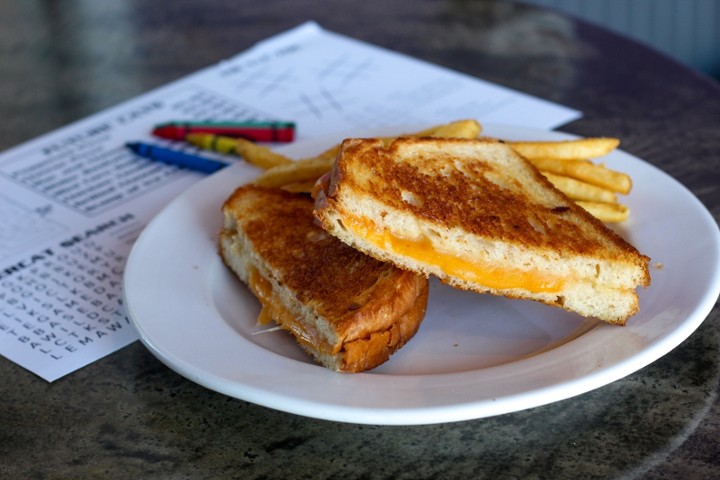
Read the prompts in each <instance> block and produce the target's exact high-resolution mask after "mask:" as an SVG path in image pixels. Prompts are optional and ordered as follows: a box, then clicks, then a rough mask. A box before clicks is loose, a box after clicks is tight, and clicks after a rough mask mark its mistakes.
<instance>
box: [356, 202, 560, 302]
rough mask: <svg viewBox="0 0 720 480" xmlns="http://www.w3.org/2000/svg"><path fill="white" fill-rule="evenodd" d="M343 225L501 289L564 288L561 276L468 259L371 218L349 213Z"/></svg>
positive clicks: (380, 243) (538, 290)
mask: <svg viewBox="0 0 720 480" xmlns="http://www.w3.org/2000/svg"><path fill="white" fill-rule="evenodd" d="M343 224H344V225H345V226H346V227H347V228H348V229H350V230H351V231H352V232H353V233H354V234H355V235H357V236H359V237H361V238H364V239H365V240H366V241H368V242H370V243H371V244H372V245H374V246H376V247H378V248H381V249H383V250H388V251H392V252H394V253H395V254H397V255H400V256H403V257H406V258H409V259H412V260H415V261H418V262H421V263H430V264H433V265H437V267H438V268H439V269H440V270H442V272H443V273H444V274H445V275H448V276H451V277H455V278H459V279H462V280H464V281H467V282H472V283H476V284H479V285H483V286H485V287H488V288H493V289H497V290H506V289H513V288H521V289H524V290H528V291H531V292H534V293H553V292H557V291H559V290H560V289H561V288H562V287H563V281H562V279H560V278H558V277H557V276H554V275H551V274H547V273H541V272H538V271H527V270H521V269H518V268H501V267H498V266H497V265H494V264H491V263H490V262H487V261H483V260H480V259H476V258H473V259H466V258H461V257H458V256H455V255H451V254H446V253H442V252H439V251H437V249H435V248H434V247H433V245H432V242H431V241H430V239H428V238H426V237H421V238H418V239H407V238H401V237H398V236H396V235H393V234H392V233H390V232H388V231H385V230H380V229H378V228H377V227H376V226H375V223H374V222H372V221H371V220H367V219H363V218H360V217H355V216H350V215H347V216H346V217H344V218H343Z"/></svg>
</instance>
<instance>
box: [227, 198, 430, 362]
mask: <svg viewBox="0 0 720 480" xmlns="http://www.w3.org/2000/svg"><path fill="white" fill-rule="evenodd" d="M312 210H313V201H312V199H311V198H310V197H309V196H307V195H302V194H293V193H289V192H286V191H283V190H280V189H267V188H262V187H256V186H244V187H241V188H239V189H237V190H236V191H235V192H234V193H233V194H232V195H231V196H230V197H229V198H228V199H227V200H226V202H225V204H224V205H223V211H224V213H225V218H226V221H225V228H224V229H223V232H221V235H220V237H221V241H220V253H221V255H222V257H223V259H224V260H225V262H226V263H227V264H228V265H229V266H231V268H233V270H235V271H236V273H238V275H239V276H240V278H241V279H242V280H243V281H245V282H246V283H250V282H249V281H250V278H249V277H250V273H251V270H252V269H253V268H254V269H257V271H258V272H259V274H260V275H261V276H262V277H263V279H264V280H265V281H267V282H268V284H269V285H270V286H271V288H272V289H273V292H274V294H275V297H274V299H275V300H276V301H279V302H282V304H283V308H286V309H287V310H289V311H290V312H291V314H292V316H293V318H294V320H293V321H299V322H301V323H302V326H301V329H303V330H305V331H306V332H307V331H308V330H307V329H311V330H312V331H313V333H312V335H311V336H312V337H315V338H322V339H323V341H322V343H323V344H322V345H319V344H318V345H314V343H318V342H316V341H315V340H313V341H312V342H302V341H300V340H301V339H299V338H298V340H299V342H298V343H300V345H301V346H302V347H303V348H304V349H305V350H307V351H309V352H310V353H312V354H313V355H314V356H315V357H316V358H317V359H318V361H320V362H321V363H323V364H325V366H328V367H329V368H333V369H336V370H339V371H363V370H367V369H370V368H374V367H376V366H378V365H380V364H381V363H383V362H384V361H386V360H387V359H388V358H389V356H390V355H391V354H392V353H393V352H394V351H396V350H397V349H398V348H400V347H401V346H402V345H403V344H404V343H405V342H407V340H409V339H410V338H411V337H412V336H413V335H414V334H415V332H416V331H417V328H418V327H419V325H420V322H421V321H422V319H423V317H424V314H425V307H426V305H427V294H428V284H427V280H426V279H425V278H423V277H421V276H418V275H415V274H412V273H410V272H406V271H403V270H400V269H397V268H395V267H394V266H392V265H390V264H386V263H383V262H379V261H377V260H375V259H373V258H371V257H368V256H367V255H365V254H363V253H361V252H359V251H357V250H355V249H353V248H351V247H349V246H347V245H345V244H344V243H342V242H340V241H339V240H337V239H336V238H334V237H332V236H331V235H328V234H327V233H326V232H325V231H323V230H322V229H321V228H320V227H318V226H317V225H315V224H314V219H313V215H312ZM238 257H243V260H242V261H238ZM276 320H277V319H276ZM280 320H281V319H280ZM293 321H288V322H286V323H287V325H284V328H287V329H288V330H290V331H291V332H292V333H294V334H296V338H297V337H299V336H300V334H299V333H298V331H297V329H293V328H290V327H291V325H290V324H291V323H293ZM281 326H283V325H281Z"/></svg>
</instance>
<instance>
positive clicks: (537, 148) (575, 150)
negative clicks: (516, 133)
mask: <svg viewBox="0 0 720 480" xmlns="http://www.w3.org/2000/svg"><path fill="white" fill-rule="evenodd" d="M507 143H508V145H510V146H511V147H512V148H513V150H515V151H516V152H517V153H519V154H520V155H522V156H523V157H525V158H527V159H528V160H532V159H536V158H557V159H563V160H573V159H576V158H598V157H602V156H604V155H607V154H608V153H610V152H612V151H613V150H615V149H616V148H617V146H618V145H619V144H620V140H618V139H617V138H612V137H596V138H592V137H591V138H579V139H576V140H560V141H541V142H527V141H509V142H507Z"/></svg>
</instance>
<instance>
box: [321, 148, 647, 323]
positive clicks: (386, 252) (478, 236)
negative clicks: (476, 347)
mask: <svg viewBox="0 0 720 480" xmlns="http://www.w3.org/2000/svg"><path fill="white" fill-rule="evenodd" d="M316 197H317V198H316V204H315V216H316V218H317V219H318V221H319V222H320V223H321V224H322V226H323V228H324V229H325V230H326V231H328V232H329V233H331V234H332V235H334V236H336V237H338V238H339V239H340V240H342V241H343V242H345V243H347V244H348V245H351V246H353V247H354V248H357V249H359V250H361V251H363V252H365V253H367V254H369V255H371V256H373V257H375V258H377V259H378V260H381V261H387V262H392V263H394V264H395V265H397V266H398V267H400V268H404V269H407V270H409V271H412V272H415V273H417V274H421V275H425V276H428V275H435V276H437V277H439V278H440V280H442V281H443V282H445V283H448V284H450V285H452V286H454V287H457V288H462V289H466V290H473V291H477V292H483V293H484V292H487V293H492V294H497V295H504V296H508V297H512V298H525V299H531V300H536V301H540V302H544V303H547V304H550V305H555V306H559V307H562V308H565V309H567V310H570V311H574V312H577V313H579V314H581V315H583V316H589V317H596V318H599V319H602V320H605V321H607V322H611V323H616V324H624V323H625V321H626V320H627V319H628V318H629V317H630V316H632V315H633V314H635V313H636V312H637V311H638V309H639V304H638V297H637V293H636V291H635V289H636V288H637V287H638V286H646V285H649V283H650V276H649V271H648V262H649V258H648V257H646V256H644V255H642V254H640V253H639V252H638V251H637V250H636V249H635V248H634V247H633V246H632V245H630V244H629V243H628V242H626V241H625V240H624V239H622V238H621V237H620V236H619V235H618V234H616V233H615V232H614V231H612V230H610V229H609V228H607V227H606V226H605V225H604V224H602V222H600V221H598V220H597V219H595V218H594V217H592V216H591V215H590V214H588V213H587V212H586V211H585V210H583V209H582V208H580V207H578V206H577V205H575V204H574V203H573V202H572V201H571V200H569V199H568V198H567V197H566V196H565V195H564V194H562V193H561V192H560V191H558V190H557V189H555V187H553V186H552V184H550V182H549V181H548V180H547V179H546V178H545V177H543V176H542V175H541V174H540V173H539V172H538V171H537V169H536V168H535V167H533V166H532V165H531V164H530V163H529V162H527V161H526V160H525V159H523V158H522V157H520V156H519V155H518V154H517V153H515V152H514V151H513V150H512V149H511V148H510V147H509V146H507V145H505V144H504V143H502V142H500V141H497V140H491V139H472V140H466V139H443V138H400V139H398V140H396V141H394V142H393V143H391V144H390V145H387V146H385V145H383V143H382V141H381V140H379V139H347V140H345V141H344V142H343V144H342V146H341V149H340V152H339V154H338V157H337V160H336V163H335V165H334V167H333V170H332V172H331V173H330V175H329V176H326V177H324V178H323V179H321V180H320V184H319V186H318V188H317V195H316Z"/></svg>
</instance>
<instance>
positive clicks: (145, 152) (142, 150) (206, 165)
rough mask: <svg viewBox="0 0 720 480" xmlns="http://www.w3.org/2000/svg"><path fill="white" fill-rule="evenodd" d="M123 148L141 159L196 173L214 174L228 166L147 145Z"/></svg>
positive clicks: (131, 145) (134, 143)
mask: <svg viewBox="0 0 720 480" xmlns="http://www.w3.org/2000/svg"><path fill="white" fill-rule="evenodd" d="M125 146H126V147H127V148H129V149H130V150H131V151H132V152H134V153H135V154H137V155H139V156H141V157H143V158H147V159H149V160H155V161H159V162H163V163H167V164H170V165H175V166H178V167H183V168H187V169H189V170H195V171H197V172H203V173H214V172H217V171H218V170H220V169H221V168H224V167H227V166H228V164H227V163H224V162H219V161H217V160H211V159H209V158H204V157H200V156H198V155H193V154H190V153H185V152H181V151H178V150H171V149H169V148H164V147H158V146H157V145H151V144H147V143H141V142H132V143H126V144H125Z"/></svg>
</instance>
